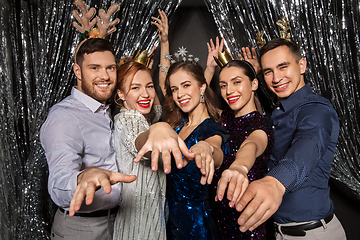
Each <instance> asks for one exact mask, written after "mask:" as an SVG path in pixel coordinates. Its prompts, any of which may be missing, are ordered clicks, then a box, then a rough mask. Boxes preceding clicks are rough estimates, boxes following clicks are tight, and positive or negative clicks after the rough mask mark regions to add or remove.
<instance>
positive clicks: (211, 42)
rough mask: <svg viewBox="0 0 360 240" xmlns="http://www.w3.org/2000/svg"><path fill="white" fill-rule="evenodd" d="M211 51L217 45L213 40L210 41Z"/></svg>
mask: <svg viewBox="0 0 360 240" xmlns="http://www.w3.org/2000/svg"><path fill="white" fill-rule="evenodd" d="M210 46H211V51H212V50H214V49H215V45H214V42H213V40H212V39H210Z"/></svg>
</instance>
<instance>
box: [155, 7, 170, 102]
mask: <svg viewBox="0 0 360 240" xmlns="http://www.w3.org/2000/svg"><path fill="white" fill-rule="evenodd" d="M158 11H159V14H160V19H159V18H156V17H151V18H152V19H153V20H154V22H151V23H152V24H154V25H155V26H157V28H158V29H159V40H160V66H159V86H160V88H161V91H162V92H163V95H164V96H165V78H166V74H167V71H168V69H169V66H170V54H169V52H170V50H169V38H168V34H169V24H168V18H167V16H166V14H165V12H164V11H162V10H160V9H159V10H158Z"/></svg>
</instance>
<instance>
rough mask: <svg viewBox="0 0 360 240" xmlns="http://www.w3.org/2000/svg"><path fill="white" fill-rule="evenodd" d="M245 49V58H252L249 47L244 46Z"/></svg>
mask: <svg viewBox="0 0 360 240" xmlns="http://www.w3.org/2000/svg"><path fill="white" fill-rule="evenodd" d="M245 49H246V56H247V58H248V59H250V58H252V56H251V52H250V49H249V48H248V47H246V48H245Z"/></svg>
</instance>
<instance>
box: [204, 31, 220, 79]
mask: <svg viewBox="0 0 360 240" xmlns="http://www.w3.org/2000/svg"><path fill="white" fill-rule="evenodd" d="M206 44H207V48H208V58H207V61H206V69H205V72H204V76H205V79H206V82H207V84H208V85H210V83H211V80H212V78H213V76H214V73H215V68H216V66H217V64H216V62H215V60H214V57H217V56H218V51H219V52H222V51H223V47H224V39H221V41H219V37H216V39H215V45H214V42H213V40H212V39H210V43H206Z"/></svg>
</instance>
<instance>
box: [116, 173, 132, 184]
mask: <svg viewBox="0 0 360 240" xmlns="http://www.w3.org/2000/svg"><path fill="white" fill-rule="evenodd" d="M135 180H136V176H135V175H127V174H122V173H119V172H113V173H112V174H111V177H110V183H111V184H115V183H119V182H123V183H130V182H133V181H135Z"/></svg>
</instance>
